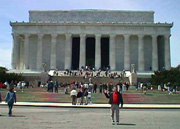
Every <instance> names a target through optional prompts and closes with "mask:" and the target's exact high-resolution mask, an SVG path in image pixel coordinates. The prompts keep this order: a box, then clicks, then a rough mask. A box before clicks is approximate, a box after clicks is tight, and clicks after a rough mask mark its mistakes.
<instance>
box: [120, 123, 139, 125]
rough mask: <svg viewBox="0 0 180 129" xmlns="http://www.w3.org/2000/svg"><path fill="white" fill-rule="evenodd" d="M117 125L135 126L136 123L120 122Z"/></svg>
mask: <svg viewBox="0 0 180 129" xmlns="http://www.w3.org/2000/svg"><path fill="white" fill-rule="evenodd" d="M119 125H128V126H136V124H129V123H120V124H119Z"/></svg>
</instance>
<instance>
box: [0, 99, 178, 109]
mask: <svg viewBox="0 0 180 129" xmlns="http://www.w3.org/2000/svg"><path fill="white" fill-rule="evenodd" d="M0 105H4V106H5V105H7V104H6V103H5V102H4V101H3V102H2V103H0ZM14 106H35V107H62V108H110V105H109V104H89V105H72V104H71V103H43V102H17V103H15V104H14ZM123 108H124V109H180V104H124V105H123Z"/></svg>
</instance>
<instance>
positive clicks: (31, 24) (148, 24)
mask: <svg viewBox="0 0 180 129" xmlns="http://www.w3.org/2000/svg"><path fill="white" fill-rule="evenodd" d="M10 25H11V26H44V25H46V26H77V25H78V26H101V25H102V26H103V25H105V26H125V27H128V26H135V27H139V26H140V27H170V28H171V27H172V26H173V23H159V22H158V23H143V22H142V23H135V22H48V21H47V22H10Z"/></svg>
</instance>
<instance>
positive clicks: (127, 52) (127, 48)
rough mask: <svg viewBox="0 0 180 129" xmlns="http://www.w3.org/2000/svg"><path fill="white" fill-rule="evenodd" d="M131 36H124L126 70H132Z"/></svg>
mask: <svg viewBox="0 0 180 129" xmlns="http://www.w3.org/2000/svg"><path fill="white" fill-rule="evenodd" d="M129 37H130V35H124V70H130V46H129Z"/></svg>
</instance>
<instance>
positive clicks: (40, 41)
mask: <svg viewBox="0 0 180 129" xmlns="http://www.w3.org/2000/svg"><path fill="white" fill-rule="evenodd" d="M42 44H43V34H38V44H37V61H36V69H37V70H42V63H43V62H42Z"/></svg>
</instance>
